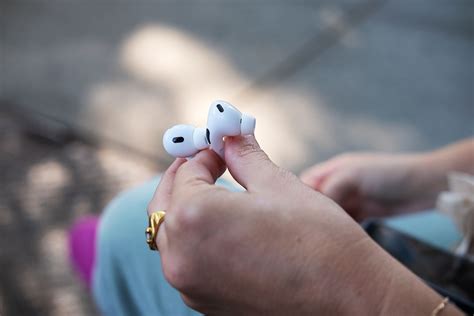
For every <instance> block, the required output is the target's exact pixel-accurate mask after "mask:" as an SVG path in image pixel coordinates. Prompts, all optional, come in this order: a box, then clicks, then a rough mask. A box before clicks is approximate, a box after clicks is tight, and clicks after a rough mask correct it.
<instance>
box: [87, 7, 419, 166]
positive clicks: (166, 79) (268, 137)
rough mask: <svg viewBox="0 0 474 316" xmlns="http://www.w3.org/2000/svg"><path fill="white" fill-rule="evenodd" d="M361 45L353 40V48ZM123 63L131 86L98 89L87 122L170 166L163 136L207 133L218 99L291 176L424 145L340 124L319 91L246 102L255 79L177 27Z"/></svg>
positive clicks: (155, 31) (156, 30)
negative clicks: (334, 157)
mask: <svg viewBox="0 0 474 316" xmlns="http://www.w3.org/2000/svg"><path fill="white" fill-rule="evenodd" d="M321 14H322V15H323V17H324V19H323V21H326V23H327V24H330V25H336V27H337V26H338V25H342V24H343V22H342V20H341V17H340V13H339V14H338V12H337V11H334V10H326V11H322V13H321ZM341 27H343V26H341ZM355 37H356V35H355V34H351V37H350V38H352V39H351V40H350V41H349V42H355V41H356V40H355V39H354V38H355ZM117 63H118V64H120V65H121V67H122V69H123V71H124V72H125V73H126V76H125V79H123V80H121V81H118V82H102V83H98V84H95V85H94V86H93V87H92V88H91V89H90V91H89V95H88V97H87V98H86V99H85V102H86V104H85V105H86V106H85V107H84V109H83V113H82V115H83V119H82V120H83V121H84V122H88V124H91V125H93V126H96V127H97V128H99V129H101V130H103V133H104V134H105V135H107V136H109V137H111V138H124V139H126V140H127V141H128V142H131V143H133V144H135V145H136V146H138V147H140V148H143V149H144V151H146V152H148V153H150V154H152V155H157V156H159V157H163V159H164V160H168V161H169V160H170V158H169V157H168V156H167V154H166V153H165V152H164V150H163V148H162V145H161V138H162V135H163V132H164V131H165V130H166V129H167V128H169V127H170V126H172V125H174V124H178V123H186V124H193V125H197V126H203V125H205V123H206V118H207V109H208V106H209V104H210V103H211V102H212V101H213V100H215V99H225V100H228V101H230V102H233V103H234V104H235V105H236V106H237V107H238V108H239V109H240V110H241V111H243V112H248V113H251V114H253V115H254V116H255V117H256V118H257V129H256V135H257V138H258V140H259V141H260V143H261V145H262V147H263V148H264V149H265V150H266V151H267V152H268V153H269V155H270V156H271V157H272V159H273V160H274V161H275V162H276V163H278V164H281V165H283V166H285V167H287V168H289V169H300V168H301V167H303V166H306V165H308V164H311V163H313V162H315V161H317V160H318V159H321V157H320V156H318V150H319V151H321V152H328V151H331V152H337V151H338V150H339V151H340V150H343V149H344V148H346V146H347V144H352V145H353V146H354V147H355V148H357V147H358V146H357V145H361V146H362V147H363V146H364V145H365V144H367V143H369V144H373V148H379V149H388V150H390V149H392V148H398V147H399V146H400V145H401V144H406V143H410V142H411V143H415V142H416V141H417V138H418V136H417V134H416V131H415V130H413V129H410V128H407V127H406V126H403V125H398V124H397V123H392V122H390V123H387V124H385V123H381V122H380V121H376V120H372V119H371V118H370V117H367V116H364V115H363V114H360V115H357V116H351V115H349V114H348V115H344V116H343V117H342V116H338V115H337V114H335V113H333V112H332V111H331V107H330V105H329V104H326V103H325V100H323V99H322V98H321V97H319V95H318V92H317V87H314V89H313V90H312V91H311V93H308V92H307V91H305V90H303V89H300V88H297V87H292V88H291V87H274V88H268V87H267V88H262V89H261V90H258V89H257V90H255V89H253V90H250V91H249V93H247V94H245V95H239V94H238V93H237V92H238V91H241V90H243V89H245V88H247V87H248V86H250V85H251V84H252V79H251V78H248V77H246V75H245V74H244V73H241V72H239V70H238V68H237V67H236V65H234V64H233V63H232V61H231V60H229V59H228V58H227V57H226V56H225V55H223V54H222V53H220V52H219V51H218V50H217V49H214V48H213V47H211V46H209V45H206V43H205V42H204V41H202V40H200V39H199V38H197V37H196V36H193V35H192V34H189V33H187V32H186V31H184V30H180V29H179V28H176V27H172V26H170V25H165V24H158V23H148V24H145V25H142V26H139V27H137V28H136V29H135V30H134V31H132V32H131V33H130V35H129V36H128V37H127V38H125V39H124V41H123V43H122V46H121V47H120V50H119V53H118V57H117ZM368 149H370V148H368Z"/></svg>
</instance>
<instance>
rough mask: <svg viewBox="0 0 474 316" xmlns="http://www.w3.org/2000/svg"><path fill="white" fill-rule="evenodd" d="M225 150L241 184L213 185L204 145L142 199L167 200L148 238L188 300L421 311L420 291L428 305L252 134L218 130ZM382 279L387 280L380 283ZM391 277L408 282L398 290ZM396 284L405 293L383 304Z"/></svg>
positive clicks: (238, 307)
mask: <svg viewBox="0 0 474 316" xmlns="http://www.w3.org/2000/svg"><path fill="white" fill-rule="evenodd" d="M225 157H226V163H227V167H228V168H229V171H230V172H231V174H232V176H233V177H234V178H235V179H236V180H237V181H238V182H239V183H240V184H241V185H242V186H244V187H245V188H246V189H247V191H246V192H229V191H227V190H226V189H224V188H222V187H218V186H215V185H214V182H215V180H216V179H217V178H218V177H219V176H220V175H221V174H222V173H223V172H224V170H225V164H224V162H223V161H222V160H221V159H220V158H219V157H218V156H217V155H216V154H215V153H214V152H212V151H210V150H206V151H202V152H200V153H198V154H197V155H196V156H195V158H193V159H191V160H190V161H186V160H183V159H178V160H176V161H175V162H174V163H173V164H172V165H171V167H170V168H169V169H168V170H167V171H166V173H165V174H164V176H163V178H162V181H161V183H160V185H159V187H158V189H157V191H156V193H155V195H154V197H153V199H152V201H151V202H150V205H149V208H148V211H149V212H151V211H156V210H160V209H165V210H167V215H166V218H165V221H164V223H163V224H162V226H161V228H160V230H159V232H158V236H157V240H156V242H157V245H158V248H159V250H160V255H161V260H162V267H163V272H164V275H165V277H166V279H167V280H168V281H169V282H170V283H171V285H173V286H174V287H175V288H177V289H178V290H179V291H180V292H181V294H182V297H183V300H184V302H185V303H186V304H187V305H189V306H190V307H191V308H193V309H196V310H198V311H200V312H203V313H205V314H225V315H257V314H258V315H262V314H264V315H290V314H293V315H314V314H324V315H327V314H333V315H334V314H337V315H343V314H365V315H368V314H380V313H381V312H387V311H391V308H392V307H393V306H395V307H396V308H400V306H401V308H407V306H408V307H409V308H410V311H411V312H413V311H415V312H416V308H418V307H419V306H421V307H423V308H425V309H424V312H426V311H427V309H426V304H424V303H426V300H425V298H429V299H430V301H429V303H430V306H429V309H430V310H431V309H432V306H435V303H436V301H437V300H438V299H439V297H438V296H437V295H436V294H434V293H433V292H432V291H431V290H429V289H428V288H427V287H426V286H425V285H423V283H421V282H420V281H418V280H417V279H416V278H415V277H414V276H413V275H412V274H411V273H410V272H408V271H407V270H405V269H404V268H403V267H401V266H400V265H399V264H398V263H397V262H396V261H395V260H393V259H392V258H391V257H390V256H388V255H387V254H386V253H385V252H383V251H382V250H380V248H378V246H376V245H375V243H373V242H372V241H371V240H370V238H369V237H368V236H367V235H366V234H365V232H364V231H363V230H362V229H361V228H360V227H359V226H358V225H357V224H356V223H355V222H354V221H353V220H352V219H351V218H350V217H349V216H348V215H347V214H346V213H345V212H344V211H343V210H342V209H341V208H340V207H339V206H338V205H337V204H335V203H333V202H332V201H331V200H330V199H328V198H326V197H325V196H323V195H322V194H319V193H318V192H315V191H314V190H312V189H310V188H309V187H307V186H306V185H304V184H303V183H302V182H300V181H299V180H298V178H297V177H296V176H294V175H293V174H291V173H289V172H287V171H285V170H282V169H280V168H279V167H277V166H276V165H274V164H273V163H272V162H271V161H270V160H269V159H268V157H267V156H266V154H265V153H264V152H263V151H262V150H261V149H260V148H259V146H258V144H257V143H256V141H255V139H254V138H253V136H251V137H235V138H228V139H227V140H226V145H225ZM368 258H370V260H368ZM388 285H390V286H393V287H394V288H393V289H390V291H387V289H386V287H387V286H388ZM399 286H403V287H405V286H408V289H407V290H404V292H402V293H399V292H398V291H397V289H398V287H399ZM413 291H421V292H423V298H422V299H421V298H420V297H417V296H416V295H413ZM405 294H406V295H408V298H409V299H411V298H412V297H413V298H414V299H415V302H411V303H410V302H404V303H406V304H399V301H397V304H394V305H393V306H392V305H391V304H385V302H386V300H387V299H390V298H391V297H392V296H393V297H396V299H397V300H402V301H403V298H404V297H405ZM433 297H434V299H433ZM431 305H432V306H431ZM418 311H419V310H418Z"/></svg>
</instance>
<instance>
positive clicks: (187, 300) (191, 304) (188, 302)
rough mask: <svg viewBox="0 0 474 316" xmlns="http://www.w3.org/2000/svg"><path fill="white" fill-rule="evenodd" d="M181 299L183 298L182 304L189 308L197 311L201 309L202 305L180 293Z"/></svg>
mask: <svg viewBox="0 0 474 316" xmlns="http://www.w3.org/2000/svg"><path fill="white" fill-rule="evenodd" d="M181 299H182V300H183V302H184V304H186V306H188V307H189V308H192V309H194V310H197V311H202V305H201V304H199V303H198V302H196V301H195V300H193V299H191V298H190V297H189V296H187V295H184V294H181Z"/></svg>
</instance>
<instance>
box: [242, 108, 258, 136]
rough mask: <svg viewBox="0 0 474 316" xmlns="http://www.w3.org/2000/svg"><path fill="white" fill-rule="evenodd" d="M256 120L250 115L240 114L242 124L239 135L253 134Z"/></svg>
mask: <svg viewBox="0 0 474 316" xmlns="http://www.w3.org/2000/svg"><path fill="white" fill-rule="evenodd" d="M255 124H256V119H255V117H253V116H252V115H249V114H246V113H242V122H241V123H240V134H241V135H249V134H253V133H254V132H255Z"/></svg>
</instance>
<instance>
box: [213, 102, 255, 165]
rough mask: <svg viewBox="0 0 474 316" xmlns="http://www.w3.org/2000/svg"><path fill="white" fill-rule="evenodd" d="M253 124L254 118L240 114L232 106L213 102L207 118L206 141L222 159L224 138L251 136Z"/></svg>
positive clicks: (226, 103) (253, 129) (253, 128)
mask: <svg viewBox="0 0 474 316" xmlns="http://www.w3.org/2000/svg"><path fill="white" fill-rule="evenodd" d="M255 123H256V120H255V117H253V116H251V115H248V114H245V113H241V112H240V111H239V110H237V109H236V108H235V107H234V106H233V105H232V104H230V103H228V102H225V101H220V100H219V101H214V102H213V103H212V104H211V106H210V107H209V114H208V116H207V141H208V142H209V143H210V147H211V149H212V150H214V151H215V152H216V153H218V154H219V155H220V156H221V157H222V158H224V136H237V135H249V134H253V133H254V132H255Z"/></svg>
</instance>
